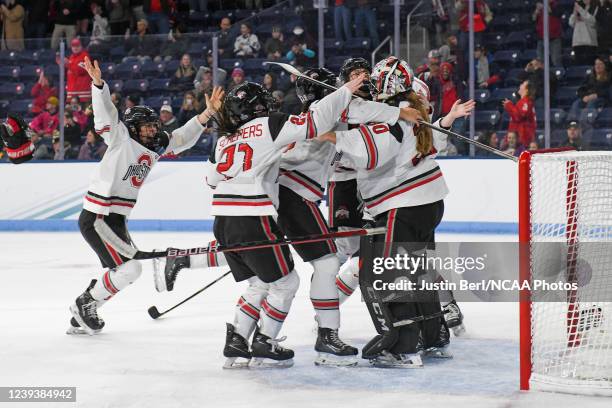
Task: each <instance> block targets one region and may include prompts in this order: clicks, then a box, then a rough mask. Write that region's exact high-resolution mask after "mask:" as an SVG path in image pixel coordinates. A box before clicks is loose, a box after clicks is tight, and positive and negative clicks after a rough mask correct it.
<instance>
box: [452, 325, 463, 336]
mask: <svg viewBox="0 0 612 408" xmlns="http://www.w3.org/2000/svg"><path fill="white" fill-rule="evenodd" d="M451 330H452V331H453V334H454V335H455V337H461V336H463V335H464V334H465V333H466V330H465V325H464V324H463V323H461V324H460V325H459V326H455V327H453V328H451Z"/></svg>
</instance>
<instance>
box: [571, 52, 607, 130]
mask: <svg viewBox="0 0 612 408" xmlns="http://www.w3.org/2000/svg"><path fill="white" fill-rule="evenodd" d="M609 88H610V72H609V71H608V67H607V66H606V63H605V61H604V60H603V59H602V58H597V59H595V64H594V65H593V73H591V74H589V75H588V76H587V77H586V79H585V80H584V82H583V83H582V85H581V86H580V88H578V92H577V93H578V99H576V100H575V101H574V103H572V107H571V108H570V111H569V114H568V115H567V119H568V120H579V119H580V111H581V110H582V109H600V108H603V107H604V106H605V105H606V101H607V100H609V95H610V94H609Z"/></svg>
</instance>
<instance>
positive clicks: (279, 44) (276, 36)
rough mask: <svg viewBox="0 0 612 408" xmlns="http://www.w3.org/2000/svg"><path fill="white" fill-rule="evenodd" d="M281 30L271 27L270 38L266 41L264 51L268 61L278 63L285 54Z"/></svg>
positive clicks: (278, 27)
mask: <svg viewBox="0 0 612 408" xmlns="http://www.w3.org/2000/svg"><path fill="white" fill-rule="evenodd" d="M284 40H285V38H284V35H283V30H282V28H281V27H280V26H274V27H272V37H270V38H268V39H267V40H266V44H265V45H264V51H265V53H266V55H267V56H268V59H269V60H270V61H278V60H279V59H281V58H282V57H283V55H284V54H285V44H284Z"/></svg>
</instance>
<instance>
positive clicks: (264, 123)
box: [206, 87, 351, 216]
mask: <svg viewBox="0 0 612 408" xmlns="http://www.w3.org/2000/svg"><path fill="white" fill-rule="evenodd" d="M350 101H351V92H350V91H349V90H348V89H347V88H346V87H341V88H340V89H338V90H337V91H334V92H333V93H331V94H330V95H328V96H326V97H325V98H323V99H322V100H321V102H320V105H321V107H320V109H317V110H316V111H309V112H307V113H304V114H302V115H297V116H296V115H287V114H283V113H273V114H271V115H270V116H269V117H261V118H256V119H253V120H251V121H250V122H247V123H245V124H244V125H243V126H241V127H240V129H239V130H238V132H237V133H236V134H234V135H232V136H224V137H222V138H220V139H219V140H218V141H217V145H216V147H215V152H214V158H213V157H211V163H210V165H209V171H208V176H207V177H206V181H207V183H208V185H209V186H210V187H211V188H214V189H215V192H214V194H213V201H212V210H211V214H212V215H235V216H243V215H277V213H276V208H277V207H278V177H279V162H280V157H281V154H282V150H283V149H284V148H285V147H286V146H287V145H290V144H291V143H297V142H301V141H305V140H309V139H312V138H314V137H315V136H317V135H318V134H320V133H324V132H327V131H329V130H331V129H332V128H333V127H334V125H335V123H336V121H337V120H338V117H339V116H340V114H341V113H342V111H343V110H344V109H345V108H346V107H347V106H348V104H349V103H350Z"/></svg>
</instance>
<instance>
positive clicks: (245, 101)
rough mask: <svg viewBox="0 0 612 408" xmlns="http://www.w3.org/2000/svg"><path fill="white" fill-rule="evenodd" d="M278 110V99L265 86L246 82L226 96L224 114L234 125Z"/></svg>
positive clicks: (238, 125)
mask: <svg viewBox="0 0 612 408" xmlns="http://www.w3.org/2000/svg"><path fill="white" fill-rule="evenodd" d="M274 110H276V100H275V99H274V97H273V96H272V94H270V92H268V91H267V90H266V89H265V88H264V87H263V86H261V85H259V84H256V83H254V82H244V83H242V84H240V85H238V86H237V87H235V88H234V89H232V90H231V91H229V92H228V93H227V95H226V96H225V100H224V101H223V115H224V116H225V117H226V118H227V119H228V120H229V121H230V123H231V124H232V125H233V126H236V127H240V126H242V125H243V124H245V123H247V122H249V121H251V120H253V119H255V118H259V117H262V116H268V115H269V114H270V112H273V111H274Z"/></svg>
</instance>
